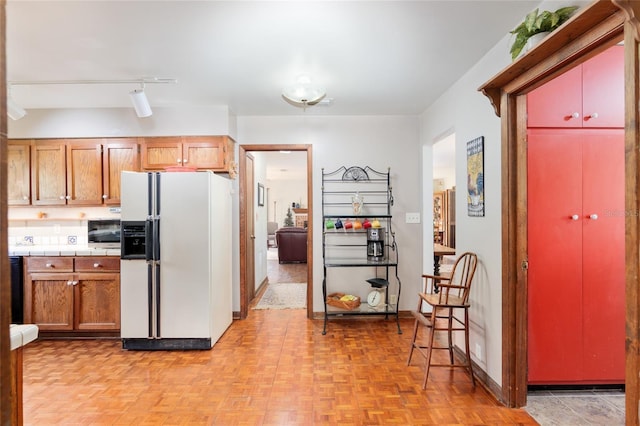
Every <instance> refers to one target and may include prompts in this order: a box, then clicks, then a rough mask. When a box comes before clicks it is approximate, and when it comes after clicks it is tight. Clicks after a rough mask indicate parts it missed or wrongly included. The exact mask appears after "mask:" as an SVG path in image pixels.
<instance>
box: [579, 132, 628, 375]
mask: <svg viewBox="0 0 640 426" xmlns="http://www.w3.org/2000/svg"><path fill="white" fill-rule="evenodd" d="M580 133H581V134H580V135H579V136H577V137H580V139H581V140H582V145H583V151H582V158H583V170H584V175H583V188H584V189H583V191H582V192H583V208H584V210H583V212H584V219H583V220H582V222H583V228H582V229H583V237H582V241H583V244H582V250H583V293H582V299H583V302H584V305H583V315H584V316H583V326H582V330H583V336H584V345H583V351H584V354H583V357H584V365H583V374H584V378H583V379H584V380H589V381H592V382H596V383H606V382H608V383H624V367H625V360H624V357H625V241H624V239H625V225H624V221H625V205H624V185H625V180H624V130H623V129H602V130H595V129H593V130H589V131H587V130H584V131H580ZM592 215H597V216H592Z"/></svg>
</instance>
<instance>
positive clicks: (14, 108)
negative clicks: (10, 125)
mask: <svg viewBox="0 0 640 426" xmlns="http://www.w3.org/2000/svg"><path fill="white" fill-rule="evenodd" d="M7 115H8V116H9V118H10V119H12V120H20V119H21V118H22V117H24V116H25V115H27V111H26V110H25V109H24V108H22V107H21V106H20V105H18V104H17V103H16V101H14V100H13V98H12V97H11V87H9V92H8V93H7Z"/></svg>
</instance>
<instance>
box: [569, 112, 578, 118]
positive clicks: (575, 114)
mask: <svg viewBox="0 0 640 426" xmlns="http://www.w3.org/2000/svg"><path fill="white" fill-rule="evenodd" d="M571 118H580V113H578V112H574V113H573V114H571Z"/></svg>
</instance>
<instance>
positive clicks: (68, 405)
mask: <svg viewBox="0 0 640 426" xmlns="http://www.w3.org/2000/svg"><path fill="white" fill-rule="evenodd" d="M401 321H402V324H401V325H402V327H403V330H410V329H411V326H412V321H411V320H409V319H402V320H401ZM410 334H411V333H409V332H408V331H407V332H405V333H404V334H402V335H398V334H397V332H396V324H395V321H393V320H384V319H383V318H364V319H354V318H350V319H346V320H339V319H334V320H332V321H331V323H330V327H329V329H328V332H327V335H326V336H323V335H322V321H319V320H314V321H311V320H308V319H307V318H306V311H305V310H303V309H300V310H264V311H256V310H251V311H250V312H249V317H248V318H247V319H246V320H240V321H234V323H233V324H232V325H231V327H230V328H229V329H228V330H227V332H226V333H225V334H224V335H223V336H222V338H221V339H220V340H219V341H218V343H217V344H216V345H215V346H214V347H213V349H212V350H209V351H187V352H173V351H172V352H137V351H124V350H122V349H121V343H120V341H119V340H75V341H69V340H67V341H64V340H48V341H36V342H34V343H32V344H30V345H28V346H26V347H25V354H24V418H25V424H27V425H310V424H318V425H319V424H340V425H376V424H397V425H444V424H458V425H463V424H469V425H470V424H473V425H489V424H491V425H500V424H502V425H507V424H508V425H514V424H521V425H534V424H537V423H536V422H535V421H534V420H533V418H532V417H531V416H529V415H528V414H527V413H526V412H525V411H524V410H522V409H509V408H505V407H503V406H501V405H500V404H499V403H498V402H496V401H495V400H494V399H493V397H492V396H490V395H489V394H488V393H487V392H486V391H485V390H483V388H482V387H481V386H476V388H475V389H474V388H472V386H471V383H470V380H469V377H468V376H466V375H465V373H464V371H462V370H455V371H448V370H447V369H434V370H435V371H434V372H433V375H431V376H430V378H429V386H428V388H427V390H426V391H423V390H422V389H421V383H422V374H423V370H422V366H421V365H420V363H421V362H422V360H421V359H420V357H414V358H415V360H414V361H413V362H412V365H410V366H406V359H407V354H408V349H409V339H410Z"/></svg>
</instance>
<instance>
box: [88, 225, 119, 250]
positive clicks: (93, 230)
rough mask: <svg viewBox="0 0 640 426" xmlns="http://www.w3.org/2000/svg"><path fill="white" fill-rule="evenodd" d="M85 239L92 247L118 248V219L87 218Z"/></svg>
mask: <svg viewBox="0 0 640 426" xmlns="http://www.w3.org/2000/svg"><path fill="white" fill-rule="evenodd" d="M87 231H88V232H87V237H88V238H87V241H88V243H89V247H93V248H114V249H119V248H120V219H89V220H88V221H87Z"/></svg>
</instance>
